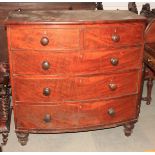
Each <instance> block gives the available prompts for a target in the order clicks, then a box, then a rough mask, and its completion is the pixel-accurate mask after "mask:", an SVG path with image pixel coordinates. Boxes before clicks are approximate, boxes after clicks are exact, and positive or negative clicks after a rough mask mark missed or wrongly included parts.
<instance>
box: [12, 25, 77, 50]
mask: <svg viewBox="0 0 155 155" xmlns="http://www.w3.org/2000/svg"><path fill="white" fill-rule="evenodd" d="M79 37H80V32H79V29H75V28H74V29H72V28H70V29H63V28H60V29H59V28H55V29H54V28H53V29H52V28H50V29H46V28H33V27H30V28H29V27H28V26H27V27H23V28H22V27H18V26H15V27H12V28H11V29H10V46H11V47H10V49H11V50H22V49H27V50H29V49H33V50H60V49H61V50H62V49H63V50H65V49H67V50H69V49H79V46H80V45H79V42H80V41H79V40H80V38H79Z"/></svg>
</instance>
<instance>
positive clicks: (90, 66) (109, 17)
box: [6, 10, 145, 145]
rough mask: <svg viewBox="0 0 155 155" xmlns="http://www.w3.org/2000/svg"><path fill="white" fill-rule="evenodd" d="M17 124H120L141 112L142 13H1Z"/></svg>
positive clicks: (27, 129) (48, 129)
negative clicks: (140, 14) (4, 25)
mask: <svg viewBox="0 0 155 155" xmlns="http://www.w3.org/2000/svg"><path fill="white" fill-rule="evenodd" d="M6 25H7V38H8V50H9V63H10V74H11V85H12V96H13V109H14V121H15V131H16V133H17V137H18V139H19V142H20V143H21V144H22V145H25V144H26V142H27V140H28V135H29V133H60V132H77V131H87V130H95V129H103V128H109V127H115V126H119V125H123V126H124V127H125V129H124V131H125V135H126V136H129V135H130V134H131V131H132V129H133V127H134V123H135V122H136V121H137V118H138V114H139V111H140V98H141V81H142V60H143V46H144V40H143V32H144V29H145V18H144V17H141V16H138V15H135V14H134V13H131V12H128V11H118V10H117V11H90V10H89V11H23V12H16V13H14V12H12V13H10V16H9V17H8V19H7V20H6Z"/></svg>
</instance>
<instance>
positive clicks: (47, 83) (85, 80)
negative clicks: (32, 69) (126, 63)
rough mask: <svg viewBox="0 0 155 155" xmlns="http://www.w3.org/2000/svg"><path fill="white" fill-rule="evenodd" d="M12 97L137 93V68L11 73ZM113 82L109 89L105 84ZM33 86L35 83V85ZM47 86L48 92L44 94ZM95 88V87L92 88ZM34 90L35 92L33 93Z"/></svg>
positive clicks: (37, 98) (69, 98) (30, 98)
mask: <svg viewBox="0 0 155 155" xmlns="http://www.w3.org/2000/svg"><path fill="white" fill-rule="evenodd" d="M13 81H14V84H13V87H14V89H15V92H16V94H15V96H14V99H15V100H16V101H17V102H18V101H26V102H35V103H37V102H62V101H76V100H88V99H100V98H115V97H120V96H124V95H130V94H138V89H137V88H138V83H137V81H139V77H138V72H137V71H134V72H129V73H120V74H111V75H103V76H102V75H100V76H90V77H34V78H30V77H28V78H27V77H23V76H22V77H21V76H19V77H13ZM110 84H116V85H117V89H116V90H112V89H111V88H110V87H109V85H110ZM36 86H37V87H36ZM45 88H49V89H50V90H51V94H49V95H48V96H46V95H44V93H43V90H44V89H45ZM94 90H95V91H94ZM36 94H37V95H36Z"/></svg>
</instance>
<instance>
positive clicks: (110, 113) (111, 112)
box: [108, 108, 115, 116]
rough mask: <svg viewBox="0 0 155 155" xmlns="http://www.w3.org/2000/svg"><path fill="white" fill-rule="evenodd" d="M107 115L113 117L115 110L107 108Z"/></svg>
mask: <svg viewBox="0 0 155 155" xmlns="http://www.w3.org/2000/svg"><path fill="white" fill-rule="evenodd" d="M108 115H110V116H114V115H115V109H113V108H109V109H108Z"/></svg>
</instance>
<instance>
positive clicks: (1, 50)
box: [0, 2, 103, 145]
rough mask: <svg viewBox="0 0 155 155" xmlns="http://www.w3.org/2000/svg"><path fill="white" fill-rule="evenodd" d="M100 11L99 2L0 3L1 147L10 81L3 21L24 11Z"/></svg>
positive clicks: (7, 116) (5, 131) (8, 112)
mask: <svg viewBox="0 0 155 155" xmlns="http://www.w3.org/2000/svg"><path fill="white" fill-rule="evenodd" d="M80 9H82V10H95V9H97V10H102V9H103V6H102V3H101V2H97V3H94V2H82V3H81V2H80V3H79V2H74V3H68V2H67V3H61V2H60V3H19V2H18V3H15V2H14V3H3V2H0V133H2V137H3V145H5V144H6V142H7V136H8V132H9V126H10V117H11V108H10V95H11V94H10V79H9V65H8V49H7V37H6V28H5V26H4V21H5V19H6V18H7V16H8V13H9V12H10V11H14V12H18V13H19V12H22V11H25V10H80Z"/></svg>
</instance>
